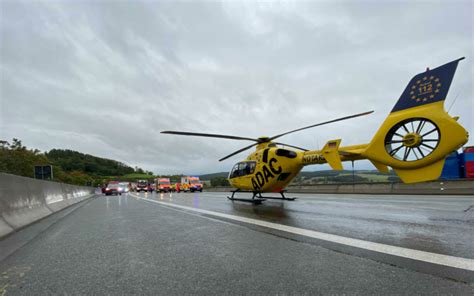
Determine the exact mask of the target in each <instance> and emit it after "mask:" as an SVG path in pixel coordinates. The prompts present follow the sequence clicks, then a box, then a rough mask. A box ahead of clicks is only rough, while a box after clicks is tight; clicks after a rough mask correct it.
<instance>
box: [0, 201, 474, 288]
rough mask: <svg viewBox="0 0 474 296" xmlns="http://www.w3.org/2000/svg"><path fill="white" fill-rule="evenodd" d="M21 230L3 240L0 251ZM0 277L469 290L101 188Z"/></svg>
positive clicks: (28, 284)
mask: <svg viewBox="0 0 474 296" xmlns="http://www.w3.org/2000/svg"><path fill="white" fill-rule="evenodd" d="M196 196H197V197H198V199H197V200H194V199H195V198H196ZM205 196H209V200H210V201H209V203H210V204H211V203H213V202H212V201H211V200H212V199H213V198H218V197H219V195H218V194H209V193H206V194H197V195H194V194H183V195H181V196H179V197H176V198H175V197H174V195H173V196H172V197H171V201H170V202H178V200H181V199H182V201H181V202H183V203H187V202H188V199H189V198H192V199H193V203H195V204H194V205H195V206H198V205H199V206H204V204H205V203H206V202H204V200H205V199H206V197H205ZM151 197H152V198H157V199H160V198H161V197H160V195H154V196H151ZM163 198H164V196H163ZM228 203H229V204H232V203H230V202H228ZM295 205H297V204H296V203H294V204H293V205H292V206H295ZM241 206H243V205H241ZM267 206H268V205H267ZM285 206H286V204H285ZM238 207H240V206H238ZM261 209H264V208H263V207H262V208H261ZM309 210H311V209H309ZM268 211H269V210H267V212H268ZM276 215H277V216H278V215H280V217H281V218H277V217H274V219H275V221H283V220H288V219H290V217H291V215H288V213H287V214H286V215H285V214H284V213H280V214H276ZM283 218H284V219H283ZM46 220H47V219H46ZM290 220H291V219H290ZM46 222H47V221H43V223H46ZM22 231H28V229H24V230H22ZM22 231H20V232H19V233H17V234H14V235H13V236H10V237H8V238H7V239H5V240H2V241H0V249H1V248H4V247H6V245H7V244H8V243H9V241H10V240H11V239H13V238H14V237H15V236H17V235H20V234H21V232H22ZM0 275H1V277H0V295H2V293H5V294H6V295H31V294H34V295H52V294H73V295H75V294H109V295H110V294H119V295H124V294H148V295H151V294H160V295H164V294H166V295H170V294H173V295H176V294H179V295H182V294H205V295H216V294H224V293H226V294H278V293H279V294H318V293H319V294H321V293H324V294H364V295H367V294H377V295H380V294H389V295H393V294H404V295H414V294H417V295H418V294H420V295H446V294H455V295H472V294H473V292H474V289H473V286H472V285H471V284H466V283H462V282H456V281H453V280H449V279H445V278H441V277H436V276H433V275H430V274H425V273H420V272H416V271H413V270H410V269H406V268H400V267H397V266H392V265H389V264H384V263H380V262H377V261H375V260H371V259H367V258H363V257H360V256H352V255H348V254H344V253H340V252H335V251H332V250H329V249H327V248H324V247H321V246H319V245H317V244H313V243H306V242H301V241H298V240H289V239H286V238H284V237H281V236H277V235H273V234H269V233H266V232H262V231H259V230H256V229H251V228H249V227H245V226H242V225H239V224H235V223H229V222H226V221H221V220H218V219H212V218H209V217H205V216H202V215H196V214H193V213H190V212H186V211H181V210H176V209H170V208H168V207H166V206H161V205H158V204H154V203H150V202H147V201H144V200H140V199H137V198H135V197H132V196H119V197H114V196H111V197H105V196H100V197H98V198H95V199H92V200H90V201H88V202H86V203H84V204H83V205H82V206H81V207H78V208H77V209H76V210H75V211H73V212H72V213H70V214H69V215H67V216H64V217H63V218H62V219H59V220H55V221H54V223H51V225H50V226H49V227H47V228H43V229H42V231H41V232H39V233H38V234H37V235H36V236H35V237H34V238H33V239H31V240H29V242H28V243H26V244H25V245H23V246H22V247H21V248H19V249H17V250H16V251H15V252H14V253H12V254H11V255H10V256H8V257H7V258H5V259H4V260H2V261H1V262H0Z"/></svg>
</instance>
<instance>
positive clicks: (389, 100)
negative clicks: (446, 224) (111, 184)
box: [0, 1, 474, 173]
mask: <svg viewBox="0 0 474 296" xmlns="http://www.w3.org/2000/svg"><path fill="white" fill-rule="evenodd" d="M1 6H2V20H1V41H2V42H1V69H2V70H1V71H2V77H1V109H0V112H1V118H0V138H6V139H8V138H12V137H17V138H21V139H23V140H24V142H25V143H26V144H27V145H29V146H32V147H36V148H40V149H43V150H46V149H50V148H70V149H76V150H79V151H83V152H86V153H90V154H95V155H99V156H103V157H108V158H116V159H118V160H120V161H123V162H126V163H128V164H130V165H138V166H142V167H144V168H146V169H148V170H153V171H155V172H156V173H169V172H173V173H179V172H183V173H206V172H214V171H220V170H228V169H230V167H231V166H232V160H229V161H227V162H224V163H219V162H218V161H217V159H219V158H220V157H222V156H224V155H226V154H228V153H230V152H232V151H234V150H236V149H239V148H240V147H243V146H245V145H248V143H246V142H233V141H222V140H217V139H200V138H184V137H175V136H169V135H161V134H159V131H161V130H169V129H174V130H190V131H202V132H211V133H212V132H214V133H227V134H235V135H242V136H253V137H258V136H262V135H273V134H277V133H280V132H283V131H286V130H290V129H294V128H298V127H300V126H305V125H309V124H313V123H316V122H319V121H324V120H329V119H332V118H336V117H339V116H345V115H348V114H351V113H356V112H362V111H367V110H371V109H374V110H376V113H375V114H374V115H371V116H369V117H366V118H363V119H354V120H352V121H348V122H341V123H337V124H334V125H331V126H328V127H321V128H317V129H314V130H308V131H304V132H301V133H299V134H293V135H289V136H286V137H284V138H282V141H283V142H287V143H288V144H294V145H300V146H304V147H308V148H314V147H316V146H317V145H318V143H319V146H322V145H323V144H324V142H325V141H327V140H329V139H334V138H339V137H342V138H343V143H344V144H356V143H360V142H366V141H369V140H370V138H371V136H372V135H373V133H374V132H375V131H376V130H377V128H378V126H379V125H380V124H381V123H382V121H383V119H384V118H385V116H386V115H387V113H388V112H389V111H390V109H391V108H392V107H393V105H394V104H395V102H396V100H397V98H398V97H399V96H400V94H401V92H402V90H403V88H404V87H405V85H406V83H407V82H408V81H409V79H410V78H411V77H412V76H413V75H415V74H416V73H419V72H420V71H423V69H424V67H426V66H431V67H434V66H438V65H441V64H443V63H445V62H448V61H450V60H452V59H455V58H458V57H460V56H463V55H466V56H467V57H468V59H467V60H466V61H463V62H462V63H461V64H460V66H459V68H458V73H457V74H456V77H455V79H454V82H453V85H452V90H451V94H450V95H449V97H448V100H447V106H449V105H450V104H451V102H452V100H453V99H454V97H455V96H456V95H457V94H458V93H459V94H460V95H459V98H458V99H457V102H456V104H455V105H454V107H453V109H452V113H453V114H457V115H460V116H461V119H460V122H461V123H462V124H463V125H465V126H466V127H468V129H470V131H471V134H472V117H473V116H472V115H473V106H472V94H473V91H472V89H473V88H472V81H473V79H472V70H473V65H474V64H473V62H472V61H473V56H472V53H473V43H472V41H473V40H472V16H471V12H472V3H471V2H469V1H467V2H463V1H459V2H452V3H443V2H438V1H433V2H393V1H390V2H387V3H383V4H381V3H379V2H372V1H360V2H345V1H343V2H333V1H331V2H318V3H311V2H298V3H256V4H254V3H250V2H234V1H226V2H200V3H189V2H178V3H174V2H148V1H130V2H110V1H104V2H97V1H91V2H87V1H81V2H74V3H72V2H31V1H24V2H17V1H3V2H1ZM471 143H472V140H471ZM243 156H244V154H242V155H241V157H243ZM233 159H234V160H236V159H239V158H238V157H235V158H233ZM359 166H360V167H370V165H369V164H368V163H364V162H362V163H361V164H359ZM315 168H316V167H310V169H315Z"/></svg>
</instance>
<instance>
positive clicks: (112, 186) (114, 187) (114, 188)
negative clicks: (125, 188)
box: [105, 183, 122, 195]
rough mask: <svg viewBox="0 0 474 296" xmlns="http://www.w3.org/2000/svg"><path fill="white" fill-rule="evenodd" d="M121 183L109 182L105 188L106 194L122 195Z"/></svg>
mask: <svg viewBox="0 0 474 296" xmlns="http://www.w3.org/2000/svg"><path fill="white" fill-rule="evenodd" d="M119 188H120V185H119V184H118V183H109V184H108V185H107V187H106V188H105V195H112V194H113V195H121V194H122V193H121V192H120V191H119Z"/></svg>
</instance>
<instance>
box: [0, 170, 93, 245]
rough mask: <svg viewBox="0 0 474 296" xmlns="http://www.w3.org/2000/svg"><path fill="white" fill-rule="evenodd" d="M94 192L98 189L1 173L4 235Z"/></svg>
mask: <svg viewBox="0 0 474 296" xmlns="http://www.w3.org/2000/svg"><path fill="white" fill-rule="evenodd" d="M93 194H94V188H91V187H82V186H75V185H69V184H63V183H57V182H51V181H42V180H36V179H32V178H26V177H21V176H15V175H11V174H5V173H0V237H3V236H5V235H6V234H8V233H10V232H12V231H14V230H17V229H20V228H22V227H25V226H26V225H28V224H31V223H33V222H35V221H37V220H39V219H42V218H44V217H46V216H49V215H51V214H52V213H54V212H57V211H59V210H62V209H64V208H66V207H68V206H70V205H73V204H75V203H77V202H80V201H82V200H84V199H86V198H88V197H91V196H92V195H93Z"/></svg>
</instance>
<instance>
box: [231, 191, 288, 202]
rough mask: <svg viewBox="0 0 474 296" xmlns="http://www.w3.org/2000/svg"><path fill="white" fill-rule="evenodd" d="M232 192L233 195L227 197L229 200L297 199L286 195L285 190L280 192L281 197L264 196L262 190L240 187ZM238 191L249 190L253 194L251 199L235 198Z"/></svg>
mask: <svg viewBox="0 0 474 296" xmlns="http://www.w3.org/2000/svg"><path fill="white" fill-rule="evenodd" d="M231 192H232V196H230V197H229V196H227V198H228V199H229V200H232V201H234V200H236V201H243V202H250V203H253V204H261V203H262V201H265V200H267V199H276V200H289V201H292V200H295V199H296V198H295V197H286V196H285V194H284V191H281V192H280V194H281V197H272V196H262V193H261V192H254V191H241V190H239V189H237V190H234V191H231ZM237 192H242V193H244V192H249V193H253V196H252V198H251V199H249V198H235V197H234V195H235V194H236V193H237Z"/></svg>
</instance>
